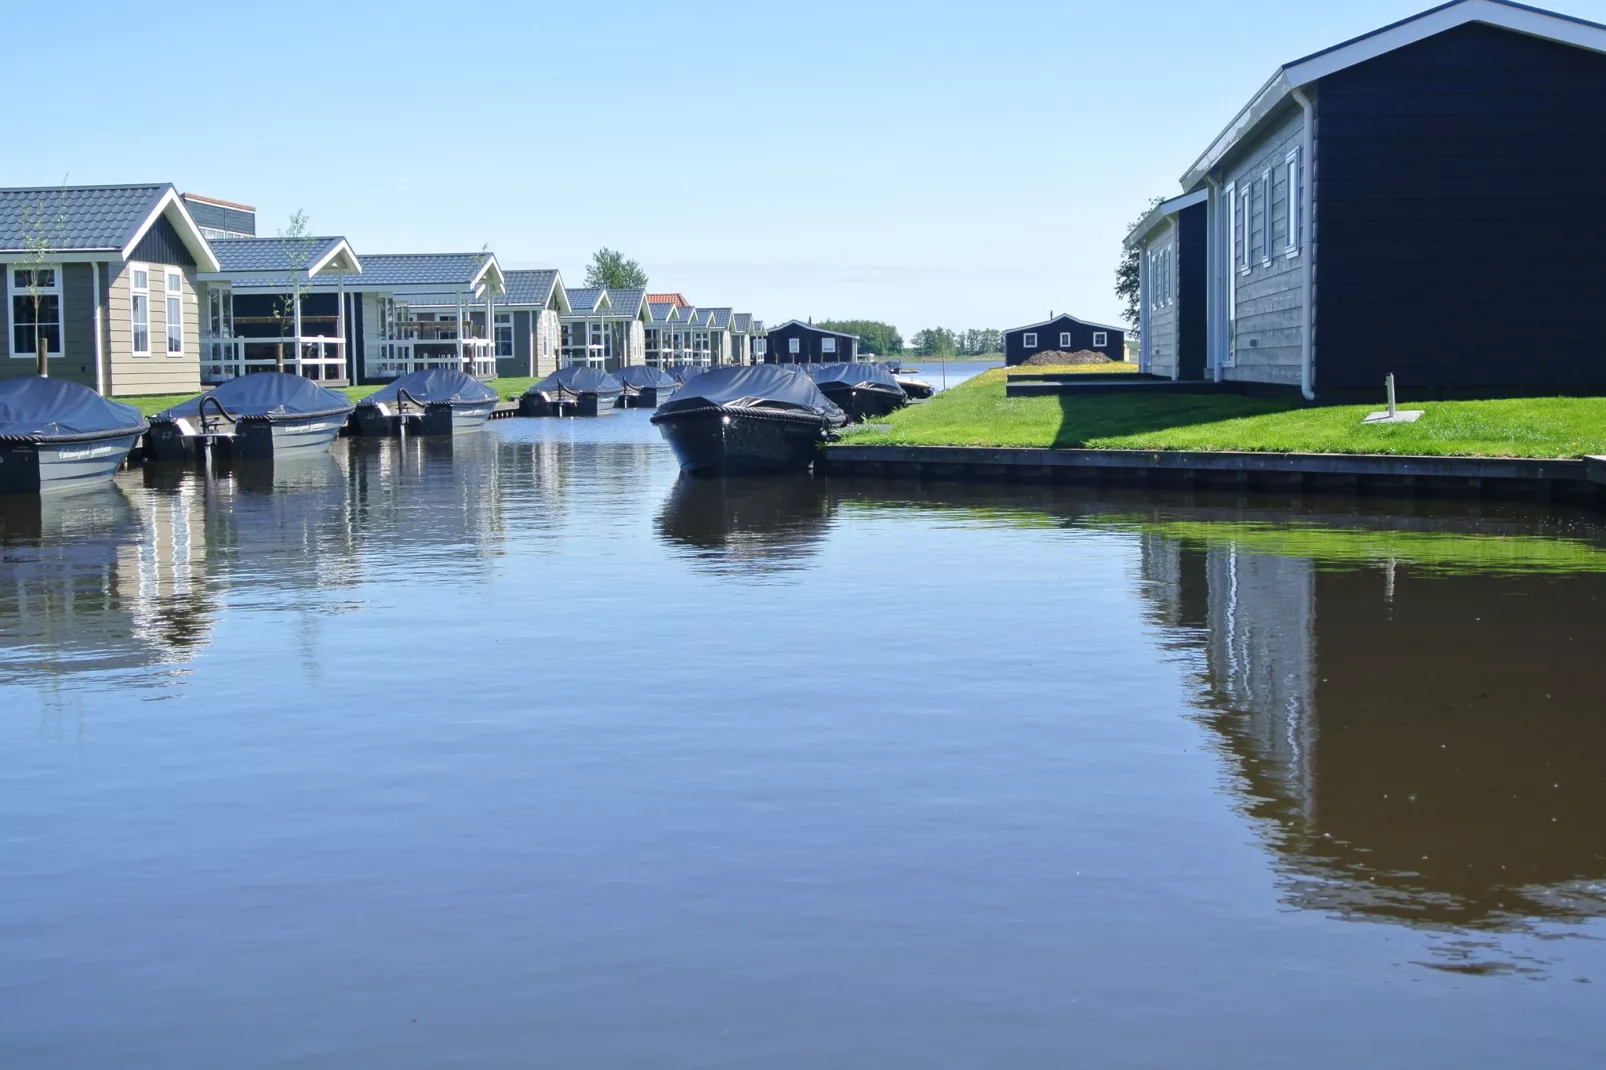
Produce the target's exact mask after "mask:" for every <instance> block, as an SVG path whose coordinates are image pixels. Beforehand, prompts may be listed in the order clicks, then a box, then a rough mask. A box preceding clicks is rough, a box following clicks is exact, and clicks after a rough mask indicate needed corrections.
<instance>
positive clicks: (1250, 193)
mask: <svg viewBox="0 0 1606 1070" xmlns="http://www.w3.org/2000/svg"><path fill="white" fill-rule="evenodd" d="M1239 193H1240V195H1241V199H1242V204H1241V206H1240V208H1239V213H1238V214H1239V215H1241V216H1243V231H1244V245H1243V256H1242V257H1240V258H1239V271H1240V272H1241V273H1242V274H1244V275H1247V274H1249V267H1250V261H1249V258H1250V254H1251V250H1250V243H1252V242H1253V241H1254V239H1255V227H1254V220H1255V184H1254V183H1253V182H1245V183H1244V184H1243V186H1242V187H1241V188H1240V189H1239Z"/></svg>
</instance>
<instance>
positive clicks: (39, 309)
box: [13, 179, 67, 379]
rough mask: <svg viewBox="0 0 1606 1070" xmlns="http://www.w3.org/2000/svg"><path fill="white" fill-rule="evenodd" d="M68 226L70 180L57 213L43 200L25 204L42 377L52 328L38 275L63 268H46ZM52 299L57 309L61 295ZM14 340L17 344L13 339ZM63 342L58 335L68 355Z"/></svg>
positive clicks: (58, 342) (30, 291)
mask: <svg viewBox="0 0 1606 1070" xmlns="http://www.w3.org/2000/svg"><path fill="white" fill-rule="evenodd" d="M66 229H67V184H66V180H65V179H63V180H62V187H61V194H60V196H59V197H58V198H57V201H56V211H55V213H54V214H52V213H51V211H50V209H49V208H48V207H47V206H46V205H43V204H28V205H24V206H23V208H22V244H23V247H24V248H25V249H26V250H27V253H26V254H25V255H24V256H23V259H22V263H24V264H31V265H32V266H31V267H29V268H27V269H26V271H25V273H24V277H25V278H26V279H27V280H28V298H29V300H30V301H32V303H33V342H34V360H35V362H36V368H35V370H36V371H37V372H38V374H39V377H40V378H42V379H43V378H48V377H49V376H50V335H51V332H50V331H47V330H46V329H45V326H44V319H45V317H44V316H43V315H42V313H43V312H44V309H45V306H46V304H47V303H49V302H47V300H46V297H45V294H44V293H42V292H41V291H40V289H39V279H40V277H41V272H43V271H47V270H55V271H60V270H61V269H60V268H59V267H58V268H53V269H50V268H46V267H45V265H46V264H47V263H49V262H50V259H51V252H52V250H54V249H55V248H56V247H57V246H58V245H59V244H60V239H61V235H62V233H63V232H64V231H66ZM56 284H57V286H58V287H59V286H60V285H61V280H60V279H57V280H56ZM50 300H51V301H53V302H55V305H54V307H55V308H56V309H59V308H60V307H61V305H60V301H61V298H59V297H55V298H51V299H50ZM50 319H51V320H52V321H54V320H55V319H56V316H54V315H52V316H51V317H50ZM17 336H18V337H21V336H22V335H21V331H20V329H19V331H18V332H17ZM13 344H15V342H14V341H13ZM61 346H62V340H61V339H60V338H57V339H56V347H57V349H59V350H61V352H62V353H63V354H64V355H65V353H66V350H64V349H61Z"/></svg>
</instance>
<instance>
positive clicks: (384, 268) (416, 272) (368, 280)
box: [362, 253, 504, 289]
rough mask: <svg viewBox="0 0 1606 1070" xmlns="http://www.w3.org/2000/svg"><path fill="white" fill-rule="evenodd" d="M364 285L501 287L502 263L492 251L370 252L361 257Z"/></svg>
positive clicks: (380, 287)
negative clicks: (482, 284) (483, 284)
mask: <svg viewBox="0 0 1606 1070" xmlns="http://www.w3.org/2000/svg"><path fill="white" fill-rule="evenodd" d="M362 268H363V270H362V285H363V288H364V289H383V288H384V287H387V286H454V287H471V288H478V287H479V286H480V284H481V283H482V282H486V283H495V286H494V287H493V289H501V288H502V287H503V285H504V284H503V276H502V267H501V265H500V264H498V263H497V262H496V256H495V255H494V254H492V253H377V254H376V253H370V254H367V255H365V256H364V257H363V258H362Z"/></svg>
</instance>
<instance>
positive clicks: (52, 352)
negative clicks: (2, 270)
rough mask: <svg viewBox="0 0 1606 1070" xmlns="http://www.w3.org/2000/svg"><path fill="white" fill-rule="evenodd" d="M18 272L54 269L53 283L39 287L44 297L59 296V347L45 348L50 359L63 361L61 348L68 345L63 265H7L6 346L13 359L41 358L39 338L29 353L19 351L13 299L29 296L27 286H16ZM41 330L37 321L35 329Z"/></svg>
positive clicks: (57, 318) (40, 293)
mask: <svg viewBox="0 0 1606 1070" xmlns="http://www.w3.org/2000/svg"><path fill="white" fill-rule="evenodd" d="M19 271H49V272H51V276H50V277H51V278H52V279H53V280H54V281H53V282H52V283H51V285H49V286H41V287H39V295H40V296H41V297H45V296H54V297H55V299H56V348H55V349H48V348H47V349H46V350H45V358H46V359H47V360H48V359H51V358H54V359H57V360H60V359H61V350H62V347H63V346H65V345H66V344H67V334H66V332H67V314H66V312H64V311H63V306H64V305H65V304H66V296H65V295H64V294H63V293H62V285H61V265H60V264H16V263H12V264H7V265H6V348H7V349H8V350H9V351H10V352H11V359H13V360H37V359H38V357H39V353H38V349H37V347H38V344H39V343H38V342H37V341H35V342H34V346H35V348H34V349H32V350H29V351H28V352H26V353H20V352H18V351H17V330H16V327H17V323H16V314H17V310H16V301H15V300H14V299H15V298H18V297H21V298H25V299H26V298H28V297H29V296H30V295H29V293H28V287H27V286H26V285H24V286H22V287H20V288H19V287H18V286H17V272H19ZM38 329H39V325H38V324H37V323H35V324H34V330H35V331H37V330H38Z"/></svg>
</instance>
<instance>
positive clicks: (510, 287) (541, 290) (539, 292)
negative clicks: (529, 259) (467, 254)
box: [497, 268, 569, 312]
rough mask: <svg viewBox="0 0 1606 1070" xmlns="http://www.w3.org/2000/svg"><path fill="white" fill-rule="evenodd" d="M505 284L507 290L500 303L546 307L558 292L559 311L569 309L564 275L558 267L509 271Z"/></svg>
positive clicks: (505, 274)
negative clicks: (559, 271)
mask: <svg viewBox="0 0 1606 1070" xmlns="http://www.w3.org/2000/svg"><path fill="white" fill-rule="evenodd" d="M503 285H504V286H505V288H506V290H507V292H506V293H505V294H503V296H502V299H501V300H500V301H498V302H497V304H499V305H519V306H521V307H525V306H528V307H530V308H545V307H546V306H547V303H548V302H549V301H551V300H552V295H553V294H557V295H558V304H559V306H561V307H560V308H559V309H558V311H560V312H568V311H569V307H568V294H567V292H566V291H565V290H564V289H563V276H562V275H560V274H559V273H558V272H557V270H556V269H553V268H544V269H536V270H527V269H519V270H516V271H507V272H504V273H503Z"/></svg>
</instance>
